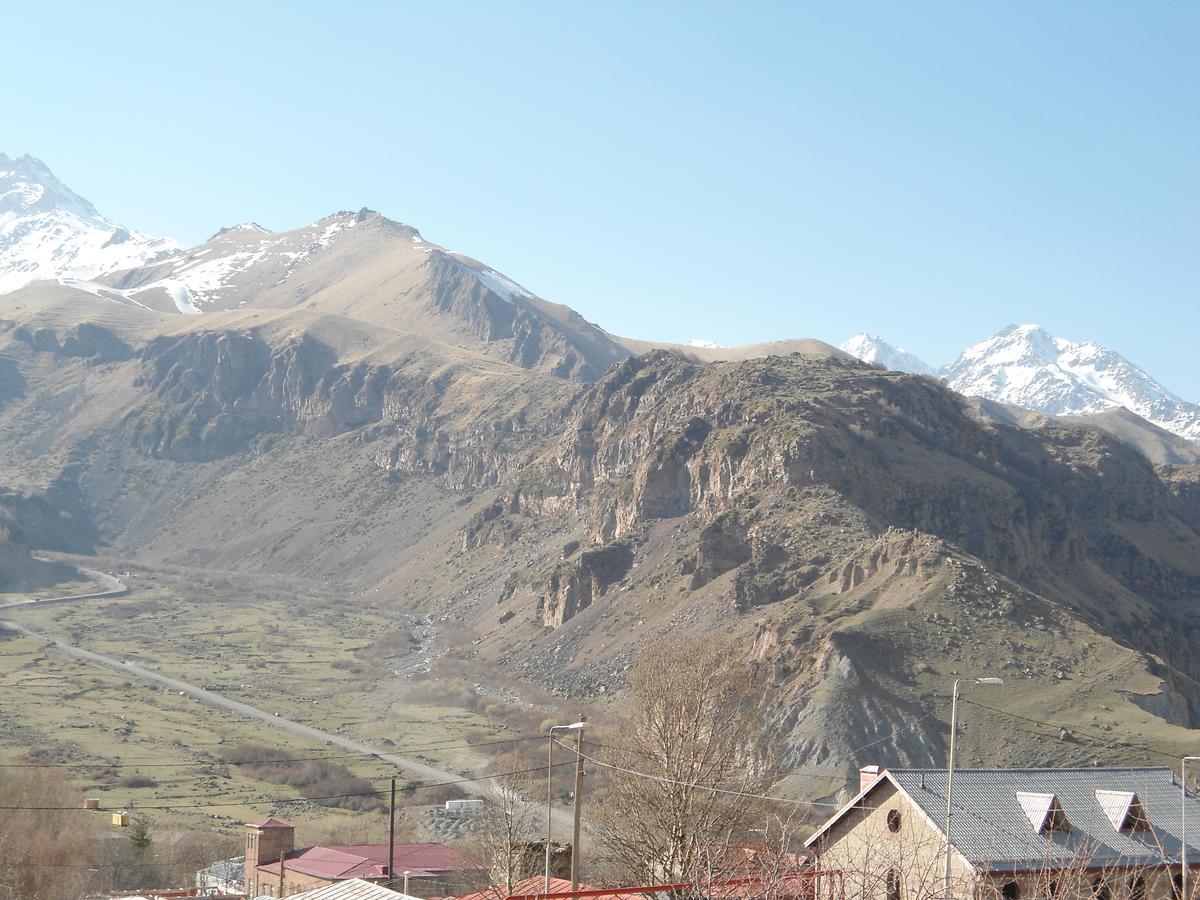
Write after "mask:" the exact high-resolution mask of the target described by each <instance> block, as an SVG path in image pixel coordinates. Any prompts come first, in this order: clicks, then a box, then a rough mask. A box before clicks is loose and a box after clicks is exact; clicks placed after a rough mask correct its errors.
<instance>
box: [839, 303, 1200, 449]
mask: <svg viewBox="0 0 1200 900" xmlns="http://www.w3.org/2000/svg"><path fill="white" fill-rule="evenodd" d="M840 349H842V350H844V351H846V352H848V353H850V354H851V355H853V356H856V357H857V358H859V359H862V360H864V361H865V362H870V363H874V364H877V365H883V366H884V367H885V368H890V369H894V370H896V371H903V372H910V373H914V374H934V375H936V376H937V377H939V378H941V379H943V380H944V381H945V382H946V384H947V385H949V386H950V387H951V388H952V389H954V390H956V391H958V392H959V393H960V394H963V395H965V396H968V397H982V398H984V399H986V400H990V401H994V402H997V403H1003V404H1008V405H1011V406H1019V407H1022V408H1024V409H1028V410H1031V411H1034V412H1039V413H1045V414H1047V415H1052V416H1088V415H1095V414H1098V413H1102V412H1105V411H1108V410H1114V409H1120V408H1124V409H1127V410H1129V411H1130V412H1132V413H1134V414H1136V415H1138V416H1140V417H1142V418H1143V419H1145V420H1146V421H1147V422H1150V423H1151V424H1153V425H1156V426H1158V427H1160V428H1163V429H1166V430H1167V431H1170V432H1172V433H1173V434H1175V435H1178V436H1179V437H1182V438H1185V439H1186V440H1190V441H1200V404H1195V403H1189V402H1188V401H1186V400H1183V399H1182V398H1180V397H1178V396H1177V395H1175V394H1174V393H1172V392H1171V391H1169V390H1168V389H1167V388H1165V387H1164V386H1163V385H1162V384H1161V383H1159V382H1158V381H1156V380H1155V379H1154V378H1153V377H1152V376H1151V375H1150V374H1148V373H1147V372H1146V371H1145V370H1143V369H1141V368H1139V367H1138V366H1136V365H1134V364H1133V363H1131V362H1130V361H1129V360H1127V359H1126V358H1125V357H1123V356H1121V354H1119V353H1117V352H1116V351H1114V350H1111V349H1109V348H1107V347H1102V346H1100V345H1099V344H1096V343H1094V342H1092V341H1072V340H1069V339H1066V338H1060V337H1056V336H1055V335H1052V334H1050V333H1049V332H1048V331H1046V330H1045V329H1044V328H1042V327H1040V326H1038V325H1032V324H1026V325H1009V326H1008V327H1006V328H1003V329H1001V330H1000V331H998V332H997V333H996V334H994V335H992V336H991V337H989V338H986V339H984V340H982V341H979V342H978V343H976V344H973V345H972V346H970V347H968V348H967V349H966V350H964V351H963V352H962V353H960V354H959V356H958V357H957V358H956V359H955V360H954V361H952V362H950V363H948V364H947V365H945V366H943V367H942V368H941V369H937V370H934V369H932V368H931V367H929V366H928V365H927V364H925V363H924V362H923V361H921V360H920V359H918V358H916V357H914V356H912V354H908V353H905V352H904V351H900V350H897V349H896V348H894V347H892V346H891V345H890V344H888V343H887V342H886V341H884V340H883V339H882V338H872V337H870V336H869V335H866V334H865V333H864V334H861V335H858V336H856V337H855V338H852V339H851V340H850V341H846V342H845V343H843V344H842V345H841V347H840Z"/></svg>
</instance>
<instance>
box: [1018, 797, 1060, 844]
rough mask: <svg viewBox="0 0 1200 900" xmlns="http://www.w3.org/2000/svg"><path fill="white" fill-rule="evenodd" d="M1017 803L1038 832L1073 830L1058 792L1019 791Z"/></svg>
mask: <svg viewBox="0 0 1200 900" xmlns="http://www.w3.org/2000/svg"><path fill="white" fill-rule="evenodd" d="M1016 797H1017V803H1018V804H1020V806H1021V811H1022V812H1024V813H1025V817H1026V818H1027V819H1029V824H1030V825H1032V826H1033V830H1034V831H1036V832H1037V833H1038V834H1054V833H1062V834H1066V833H1068V832H1070V830H1071V823H1070V822H1069V821H1068V820H1067V814H1066V812H1065V811H1064V810H1063V808H1062V804H1061V803H1060V802H1059V801H1058V795H1057V794H1034V793H1028V792H1025V791H1017V795H1016Z"/></svg>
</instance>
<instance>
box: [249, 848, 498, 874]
mask: <svg viewBox="0 0 1200 900" xmlns="http://www.w3.org/2000/svg"><path fill="white" fill-rule="evenodd" d="M394 857H395V859H394V863H393V864H394V865H395V873H393V874H396V873H403V872H405V871H407V872H408V873H409V874H410V876H411V877H413V878H429V877H431V876H433V875H438V874H440V873H442V872H456V871H463V870H474V869H482V868H484V866H482V865H480V864H479V863H477V862H475V861H474V860H472V859H471V858H470V857H468V856H466V855H465V854H463V853H460V852H459V851H458V850H455V849H454V848H453V847H447V846H446V845H445V844H436V843H424V844H396V845H395V852H394ZM387 864H388V845H387V844H335V845H327V846H317V847H305V848H304V849H302V850H293V851H292V852H291V853H289V854H288V855H287V856H286V857H285V859H284V866H285V867H286V868H287V869H288V870H289V871H292V872H301V873H303V874H305V875H315V876H317V877H318V878H330V879H340V878H383V877H385V876H386V875H387V874H388V871H387ZM258 868H259V871H261V872H267V873H275V874H277V873H278V872H279V860H275V861H273V862H270V863H266V864H264V865H261V866H259V867H258Z"/></svg>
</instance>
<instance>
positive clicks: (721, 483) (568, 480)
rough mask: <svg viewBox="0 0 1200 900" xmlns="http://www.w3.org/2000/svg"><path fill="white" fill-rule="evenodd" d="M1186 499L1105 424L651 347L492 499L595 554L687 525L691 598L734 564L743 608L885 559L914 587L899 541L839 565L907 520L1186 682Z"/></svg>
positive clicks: (1198, 591) (885, 376) (858, 378)
mask: <svg viewBox="0 0 1200 900" xmlns="http://www.w3.org/2000/svg"><path fill="white" fill-rule="evenodd" d="M1195 505H1196V501H1195V493H1194V492H1193V491H1192V483H1191V480H1190V478H1189V477H1186V476H1185V475H1183V474H1180V473H1179V472H1178V471H1177V472H1176V474H1175V477H1174V478H1173V479H1170V480H1165V479H1164V477H1163V474H1162V472H1160V471H1158V470H1156V469H1155V467H1154V466H1153V465H1151V464H1150V463H1149V462H1148V461H1147V460H1145V459H1144V458H1143V457H1141V456H1140V455H1138V454H1137V453H1136V451H1134V450H1132V449H1131V448H1129V447H1128V446H1126V445H1124V444H1121V443H1119V442H1117V441H1116V440H1114V439H1112V438H1110V437H1108V436H1107V435H1105V434H1104V433H1102V432H1099V431H1096V430H1094V429H1087V428H1075V427H1069V426H1065V425H1060V424H1057V423H1053V422H1051V423H1049V424H1046V425H1045V426H1044V427H1042V428H1040V429H1037V430H1020V429H1017V428H1007V427H993V426H987V425H984V424H982V423H980V422H979V421H977V420H976V419H974V418H973V417H972V416H971V415H970V413H969V411H968V409H967V408H966V407H965V405H964V404H963V403H962V401H960V399H959V398H958V397H957V396H956V395H954V394H953V393H952V392H950V391H947V390H946V389H944V388H943V387H941V386H939V385H937V384H936V383H935V382H933V381H931V380H927V379H922V378H915V377H908V376H902V375H898V374H894V373H885V372H880V371H878V370H875V369H870V368H868V367H866V366H861V365H858V364H854V363H843V362H839V361H837V360H829V359H814V358H804V357H795V358H773V359H767V360H756V361H750V362H745V363H740V364H736V365H723V366H714V367H705V366H701V365H697V364H694V363H691V362H688V361H686V360H683V359H680V358H678V357H674V356H671V355H669V354H665V353H658V354H651V355H649V356H646V357H640V358H636V359H630V360H627V361H625V362H623V363H621V364H619V365H618V366H616V367H614V369H613V370H612V371H610V372H609V373H608V374H607V375H606V376H605V377H604V378H603V379H601V380H600V382H598V383H597V384H596V385H595V386H594V387H592V388H589V389H588V390H587V391H585V392H584V394H583V395H581V397H580V398H579V400H578V401H577V402H576V403H575V405H574V407H573V409H572V411H571V414H570V417H569V419H568V422H567V426H566V429H565V433H564V435H563V437H562V438H561V439H560V440H559V442H558V444H557V445H556V446H555V447H554V448H553V449H552V450H550V451H548V452H547V453H546V454H545V455H544V456H543V457H542V458H541V459H540V460H539V461H538V462H537V463H536V464H535V465H534V466H532V467H530V468H529V469H528V470H525V471H522V472H519V473H517V474H516V476H515V477H514V479H513V480H512V482H511V484H510V485H509V487H508V488H507V493H506V495H505V499H504V500H503V502H501V503H500V504H499V505H498V507H497V509H498V510H500V511H501V513H502V514H503V516H504V517H507V518H516V519H517V520H521V519H527V520H528V519H532V520H537V519H539V518H545V517H561V516H563V515H568V516H572V515H573V516H577V517H579V518H580V520H581V521H582V522H583V523H585V528H586V531H587V533H588V534H589V537H590V541H591V542H592V544H593V545H594V546H596V547H601V546H605V545H607V544H609V543H611V542H613V541H615V540H621V541H627V542H628V541H632V542H633V545H634V546H635V547H636V546H637V545H638V543H639V541H641V540H642V539H643V538H644V535H645V530H646V528H647V527H648V525H649V524H650V523H652V522H654V521H656V520H662V519H675V518H682V519H685V520H689V521H694V522H695V523H696V527H697V528H698V529H699V530H698V539H697V540H696V543H695V544H694V545H693V549H692V551H691V552H690V553H689V554H687V555H686V556H685V557H684V558H683V559H681V560H678V561H676V562H674V563H673V565H677V566H678V567H679V569H680V570H681V571H682V572H683V573H685V574H690V576H691V588H692V589H693V590H695V589H699V588H701V587H702V586H704V585H705V584H707V583H708V582H710V581H713V580H714V579H715V578H719V577H720V576H722V575H723V574H725V573H728V572H731V571H732V572H733V573H734V574H733V575H732V577H731V580H730V582H729V588H728V590H729V594H730V596H729V599H730V602H731V603H733V604H734V605H735V607H736V608H738V609H741V610H748V609H752V608H764V607H766V606H769V605H771V604H774V603H778V602H780V601H784V600H789V599H790V600H794V599H796V598H799V597H802V596H805V595H806V593H807V592H811V590H816V589H820V590H828V589H829V588H826V587H825V586H826V585H829V586H830V587H832V588H833V589H836V590H837V591H838V592H845V591H848V590H850V589H853V588H858V587H860V586H861V585H862V584H863V583H864V582H866V581H867V580H869V579H870V578H871V577H873V575H874V573H875V572H877V571H878V570H880V569H881V568H886V567H889V566H891V567H895V566H901V567H907V569H906V571H907V573H908V574H909V575H911V576H912V577H913V578H916V579H917V580H918V582H919V580H920V577H921V568H920V567H921V566H922V565H924V563H922V562H920V561H919V558H918V557H916V556H913V555H911V554H906V553H905V552H902V551H901V550H898V549H897V548H896V547H890V546H889V547H884V548H881V549H879V550H878V551H876V553H875V555H873V556H868V557H867V558H865V559H858V558H852V557H851V554H852V551H853V550H854V549H855V548H856V547H858V546H860V545H862V544H863V543H864V542H865V541H870V540H872V539H873V536H874V535H877V534H879V533H881V532H883V531H886V529H888V528H897V529H901V530H903V531H905V532H913V531H915V532H916V533H918V534H921V535H929V536H933V537H934V538H936V539H938V540H941V541H945V542H947V543H948V544H949V545H950V546H953V547H955V548H956V549H957V551H958V552H963V553H966V554H969V555H970V556H972V557H974V558H977V559H978V560H981V561H982V563H983V564H984V565H986V566H987V567H989V569H991V570H993V571H994V572H996V573H998V574H999V575H1003V576H1006V577H1008V578H1011V579H1014V580H1015V581H1016V582H1017V583H1020V584H1021V585H1023V586H1025V588H1026V589H1028V590H1033V591H1037V592H1041V593H1044V594H1045V595H1046V596H1048V597H1053V598H1055V600H1056V601H1057V602H1060V603H1062V604H1064V605H1065V606H1068V607H1070V608H1072V609H1074V610H1076V611H1077V612H1078V613H1079V614H1081V615H1087V616H1089V617H1094V618H1097V619H1100V620H1101V621H1104V622H1105V623H1106V626H1105V627H1106V628H1107V629H1109V630H1110V633H1112V634H1113V635H1114V636H1116V637H1119V638H1121V639H1133V635H1134V633H1135V631H1137V632H1139V633H1141V635H1142V637H1141V640H1142V641H1144V642H1146V643H1147V644H1148V646H1149V647H1150V648H1151V649H1152V651H1153V652H1156V653H1161V654H1162V655H1163V656H1164V658H1166V659H1167V660H1168V661H1170V663H1171V664H1172V665H1174V666H1177V667H1179V668H1180V669H1181V670H1182V671H1185V672H1187V673H1189V675H1191V677H1197V676H1200V666H1198V665H1197V663H1196V661H1195V660H1194V658H1193V657H1192V655H1191V654H1190V653H1189V652H1188V651H1187V650H1186V646H1187V644H1188V643H1189V642H1191V641H1194V640H1195V639H1196V638H1197V637H1200V631H1198V630H1197V623H1196V622H1195V620H1194V619H1193V617H1192V613H1191V610H1192V609H1193V608H1194V604H1195V602H1196V600H1197V599H1198V598H1200V562H1198V560H1200V557H1186V556H1180V555H1179V554H1178V553H1177V552H1176V551H1175V550H1174V549H1173V548H1174V547H1175V546H1178V545H1179V543H1180V542H1183V543H1184V544H1186V545H1187V546H1191V547H1194V548H1197V549H1200V536H1198V534H1197V532H1196V530H1195V527H1194V522H1195V519H1194V516H1195ZM499 514H500V513H498V515H499ZM521 530H522V527H521V526H519V525H518V526H514V527H512V528H509V529H507V531H506V532H505V533H509V534H514V533H520V532H521ZM839 560H840V562H839ZM565 583H566V584H568V585H571V584H573V583H574V582H572V581H571V580H570V579H568V580H567V581H566V582H565ZM563 584H564V582H563V580H562V579H561V578H560V579H559V580H558V581H553V580H552V582H551V586H550V588H548V590H547V593H546V603H547V606H546V608H547V610H553V611H554V614H553V615H551V616H549V617H548V618H547V620H546V621H547V623H548V624H552V625H558V624H561V622H562V621H564V620H565V619H566V618H569V616H570V615H571V614H572V612H573V611H575V610H578V609H579V608H580V604H573V603H571V602H569V601H568V600H567V599H566V598H565V597H564V596H563V594H562V592H563V587H562V585H563ZM568 593H570V592H569V591H568ZM1156 619H1157V620H1158V624H1155V620H1156Z"/></svg>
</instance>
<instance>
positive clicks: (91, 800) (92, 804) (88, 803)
mask: <svg viewBox="0 0 1200 900" xmlns="http://www.w3.org/2000/svg"><path fill="white" fill-rule="evenodd" d="M83 808H84V809H99V808H100V798H99V797H88V798H87V799H85V800H84V801H83Z"/></svg>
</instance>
